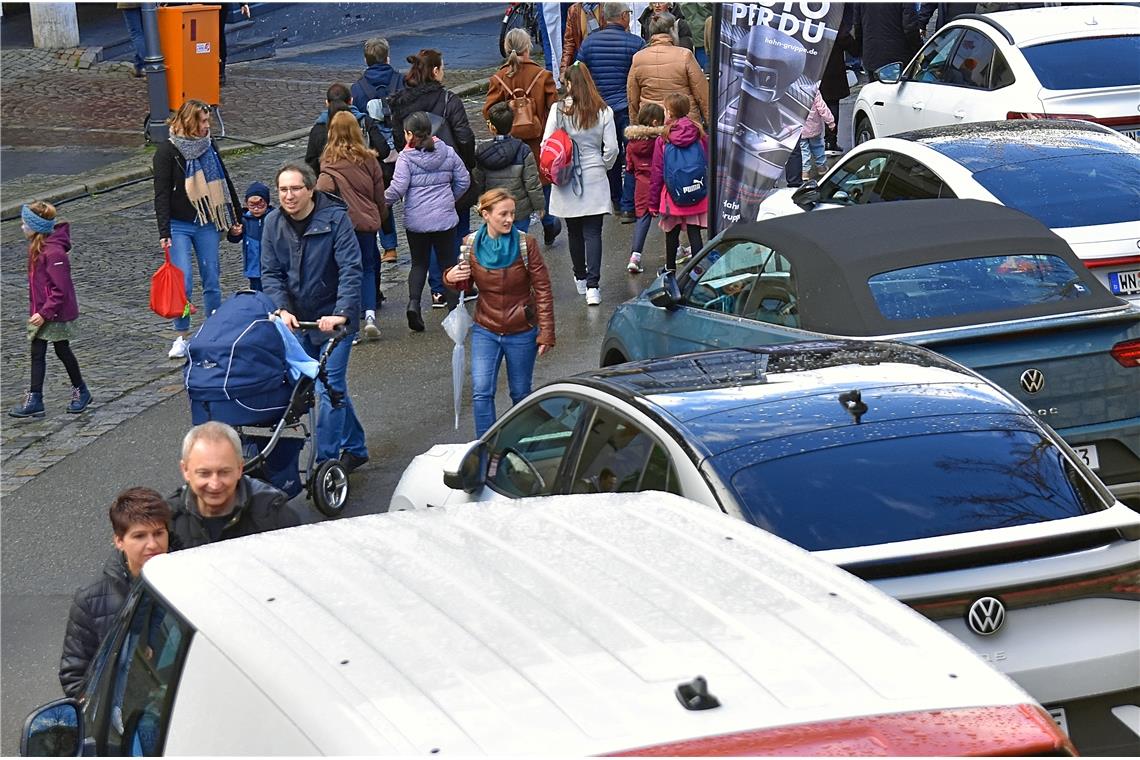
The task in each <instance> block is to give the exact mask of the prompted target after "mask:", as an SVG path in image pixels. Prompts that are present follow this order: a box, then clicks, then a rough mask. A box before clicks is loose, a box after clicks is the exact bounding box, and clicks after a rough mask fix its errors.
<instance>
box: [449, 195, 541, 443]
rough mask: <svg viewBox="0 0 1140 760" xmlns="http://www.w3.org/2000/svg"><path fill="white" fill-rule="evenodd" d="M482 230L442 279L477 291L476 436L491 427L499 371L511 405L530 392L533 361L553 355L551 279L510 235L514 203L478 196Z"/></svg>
mask: <svg viewBox="0 0 1140 760" xmlns="http://www.w3.org/2000/svg"><path fill="white" fill-rule="evenodd" d="M478 208H479V215H480V216H482V217H483V225H482V226H481V227H480V228H479V229H478V230H476V231H475V232H473V233H472V234H470V235H468V236H467V237H466V238H465V239H464V241H463V247H462V249H461V254H460V260H459V264H458V265H456V266H454V267H451V268H450V269H448V270H447V271H446V272H444V273H443V281H444V282H446V283H447V284H448V285H450V286H451V287H453V288H455V289H456V290H466V289H467V288H469V287H471V285H475V286H476V287H477V288H479V301H478V305H477V306H476V307H475V325H474V326H473V327H472V328H471V389H472V394H471V395H472V407H473V409H474V413H475V435H476V436H482V435H483V433H485V432H487V429H488V428H490V427H491V425H492V424H493V423H494V422H495V388H496V387H497V385H498V380H499V365H501V364H502V362H503V359H504V358H506V360H507V385H508V387H509V388H510V392H511V402H512V403H515V404H517V403H518V402H519V401H522V399H523V398H524V397H525V396H526V395H527V394H529V393H530V388H531V383H532V381H533V378H534V362H535V359H536V358H537V357H538V356H539V355H540V354H545V353H546V352H547V351H549V350H550V349H552V348H554V296H553V294H552V292H551V289H550V275H549V274H548V273H547V271H546V262H544V261H543V260H542V254H541V253H539V250H538V243H537V241H535V239H534V238H532V237H531V236H530V235H526V234H523V233H521V232H518V231H517V230H515V229H514V222H515V199H514V198H513V197H512V196H511V194H510V193H509V192H507V191H506V190H503V189H502V188H495V189H494V190H488V191H487V192H485V193H483V194H482V195H481V196H479V206H478Z"/></svg>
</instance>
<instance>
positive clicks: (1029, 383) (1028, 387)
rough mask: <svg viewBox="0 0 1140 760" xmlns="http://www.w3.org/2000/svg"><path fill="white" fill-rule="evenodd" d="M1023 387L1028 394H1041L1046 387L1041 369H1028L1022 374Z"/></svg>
mask: <svg viewBox="0 0 1140 760" xmlns="http://www.w3.org/2000/svg"><path fill="white" fill-rule="evenodd" d="M1021 387H1022V389H1023V390H1024V391H1025V392H1026V393H1040V392H1041V390H1042V389H1043V388H1044V387H1045V375H1044V374H1042V372H1041V370H1039V369H1027V370H1025V371H1024V372H1022V373H1021Z"/></svg>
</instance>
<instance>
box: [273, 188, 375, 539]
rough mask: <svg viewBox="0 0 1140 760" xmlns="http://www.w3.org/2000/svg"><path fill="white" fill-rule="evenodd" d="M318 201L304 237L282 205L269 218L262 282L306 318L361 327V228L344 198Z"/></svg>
mask: <svg viewBox="0 0 1140 760" xmlns="http://www.w3.org/2000/svg"><path fill="white" fill-rule="evenodd" d="M313 201H314V203H315V204H316V208H315V209H313V216H312V218H311V220H310V221H309V227H308V229H307V230H305V234H304V235H303V236H302V237H301V238H298V237H297V233H296V232H294V231H293V226H292V225H291V224H289V219H288V217H287V215H286V214H285V212H284V211H282V210H281V209H275V210H274V211H273V212H272V213H271V214H269V216H267V217H266V218H265V232H264V233H263V234H262V236H261V287H262V289H263V290H264V292H265V295H267V296H269V297H270V298H271V299H272V300H273V303H275V304H276V305H277V307H278V308H281V309H285V310H286V311H288V312H290V313H291V314H293V315H294V316H295V317H297V319H298V320H300V321H302V322H315V321H317V320H318V319H320V318H321V317H325V316H342V317H347V318H348V322H347V323H346V324H345V326H346V328H347V329H348V331H349V332H350V333H351V332H355V331H356V326H357V323H358V322H359V316H360V281H361V279H362V277H363V275H362V270H361V265H360V244H359V243H357V242H356V231H355V230H354V229H353V228H352V221H351V220H349V218H348V207H347V206H346V205H345V203H344V201H342V200H340V199H339V198H336V197H334V196H332V195H329V194H327V193H322V192H320V191H319V190H318V191H315V192H314V193H313ZM282 496H284V494H282ZM279 527H282V526H279ZM252 532H255V533H256V532H257V531H252Z"/></svg>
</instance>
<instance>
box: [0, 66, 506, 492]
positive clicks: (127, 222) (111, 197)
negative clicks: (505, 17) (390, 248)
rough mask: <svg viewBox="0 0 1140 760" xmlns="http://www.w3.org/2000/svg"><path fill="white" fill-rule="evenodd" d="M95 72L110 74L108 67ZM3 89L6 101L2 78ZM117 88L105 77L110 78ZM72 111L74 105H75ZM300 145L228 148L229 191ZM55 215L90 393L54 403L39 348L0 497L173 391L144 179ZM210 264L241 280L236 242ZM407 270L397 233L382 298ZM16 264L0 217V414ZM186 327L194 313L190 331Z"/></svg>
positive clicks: (18, 337)
mask: <svg viewBox="0 0 1140 760" xmlns="http://www.w3.org/2000/svg"><path fill="white" fill-rule="evenodd" d="M462 73H463V72H451V71H449V72H448V76H449V84H451V83H452V81H454V82H459V81H462V78H461V76H460V75H461V74H462ZM469 74H470V73H469ZM69 76H79V77H82V76H88V75H86V74H71V75H69ZM98 76H101V75H98ZM107 79H108V80H113V79H114V78H113V77H111V76H109V75H108V76H107ZM126 83H127V85H128V86H134V84H135V80H133V79H127V80H126ZM4 85H5V92H4V108H5V109H7V108H8V107H9V106H10V104H9V98H8V94H7V86H8V82H7V81H5V83H4ZM120 85H121V83H118V82H116V83H115V84H114V85H110V86H114V87H119V86H120ZM453 86H454V85H453ZM227 89H228V88H227ZM298 92H300V90H298ZM306 92H307V91H306ZM319 94H320V93H319ZM482 100H483V99H482V96H481V95H476V96H472V97H468V98H465V99H464V102H465V104H466V105H467V111H468V115H469V117H470V118H471V124H472V127H473V129H475V132H476V136H477V137H478V138H479V139H485V138H486V137H487V133H486V127H485V125H484V122H483V120H482V118H480V117H479V109H480V108H481V107H482ZM318 108H319V104H318V106H317V107H314V108H308V107H306V108H304V109H300V108H299V109H297V111H298V113H301V114H303V115H301V116H296V117H295V121H294V122H291V123H299V124H301V125H302V126H304V125H307V124H308V123H310V122H311V118H312V117H311V114H312V113H315V112H316V111H317V109H318ZM76 113H77V114H79V113H81V109H77V110H76ZM282 118H284V117H282ZM7 119H8V117H7V115H5V116H4V120H5V130H4V137H5V138H7V136H8V132H9V130H8V124H7ZM284 123H287V122H284V121H278V122H276V123H275V126H274V127H270V128H269V129H271V130H272V129H277V128H279V127H280V126H281V125H283V124H284ZM304 147H305V144H304V140H297V141H293V142H289V143H284V144H281V145H279V146H276V147H271V148H251V149H248V150H245V151H241V152H239V153H236V154H231V155H230V156H228V157H227V158H226V167H227V168H228V169H229V171H230V173H231V175H232V176H233V179H234V183H235V185H237V186H238V188H239V192H241V189H243V188H244V187H245V186H246V185H248V184H249V182H251V181H253V180H254V179H260V180H262V181H264V182H267V183H269V182H272V178H273V173H274V171H275V169H276V167H277V166H279V165H280V164H281V163H282V161H284V160H285V159H287V158H296V157H299V156H300V155H301V154H303V152H304ZM8 190H9V188H8V187H7V186H5V191H8ZM60 212H61V218H63V219H65V220H67V221H69V222H70V223H71V235H72V241H73V244H74V246H75V247H74V249H73V250H72V254H71V259H72V276H73V278H74V280H75V286H76V291H77V293H78V297H79V304H80V311H81V316H80V325H81V327H80V337H79V338H78V339H77V340H75V341H74V342H73V346H74V349H75V354H76V356H77V357H78V359H79V363H80V366H81V367H82V369H83V373H84V378H85V380H86V381H87V383H88V385H89V386H90V388H91V392H92V393H93V394H94V398H95V401H94V403H93V404H92V405H91V407H90V408H89V409H88V411H87V412H85V413H83V414H79V415H70V414H67V413H66V412H65V411H64V410H65V408H66V406H67V401H68V398H69V393H70V384H69V382H68V380H67V375H66V373H65V372H64V371H63V368H62V366H61V365H60V363H59V361H58V360H57V359H56V358H55V356H54V354H53V353H52V352H51V351H49V352H48V370H47V380H46V382H45V385H44V403H45V405H46V406H47V411H48V414H47V416H46V417H45V418H43V419H38V420H36V419H31V420H15V419H12V418H9V417H7V416H6V414H5V415H4V416H2V417H0V468H2V469H3V473H4V477H3V479H2V483H0V496H2V495H4V494H9V493H12V492H14V491H15V490H17V489H18V488H20V487H21V486H22V485H23V484H24V483H26V482H28V481H29V480H30V479H31V478H34V477H35V476H36V475H38V474H39V473H41V472H43V471H44V470H45V469H47V468H48V467H50V466H52V465H53V464H55V463H56V462H58V461H60V460H61V459H63V458H64V457H66V456H68V455H69V454H71V453H73V452H75V451H77V450H79V449H81V448H83V447H84V446H86V445H88V444H90V443H93V442H95V441H97V440H98V439H99V437H100V436H101V435H102V434H103V433H106V432H108V431H110V430H112V429H113V428H114V427H115V426H116V425H118V424H119V423H121V422H122V421H124V420H126V419H129V418H131V417H133V416H135V415H137V414H139V413H141V412H142V411H144V410H146V409H147V408H149V407H151V406H153V405H154V404H157V403H158V402H160V401H163V400H165V399H167V398H169V397H170V396H172V395H175V394H177V393H179V392H181V391H182V384H181V377H180V373H179V364H178V363H177V362H174V361H171V360H169V359H167V358H166V351H167V350H168V348H169V346H170V341H171V340H172V339H173V337H174V333H172V332H171V331H170V330H169V322H168V321H165V320H161V319H159V318H158V317H156V316H155V315H154V314H153V313H151V312H150V311H149V309H148V308H147V304H148V300H149V287H150V276H151V274H152V273H153V272H154V270H155V269H156V268H157V266H158V264H159V263H160V260H161V258H160V257H161V251H160V249H159V247H158V239H157V238H158V232H157V229H156V227H155V221H154V205H153V186H152V184H151V182H150V181H144V182H139V183H137V184H135V185H132V186H130V187H126V188H123V189H119V190H114V191H111V192H108V193H106V194H101V195H97V196H91V197H86V198H83V199H80V200H77V201H74V202H72V203H68V204H66V205H64V206H62V207H61V209H60ZM401 215H402V209H397V220H398V222H399V225H400V226H399V229H400V230H402V229H403V226H402V219H401ZM221 260H222V288H223V292H232V291H233V290H235V289H237V288H239V287H243V286H244V285H245V283H246V281H245V279H244V278H243V277H241V252H240V246H238V245H233V244H229V243H226V242H223V243H222V249H221ZM408 266H409V264H408V252H407V245H406V240H405V239H404V235H403V233H402V232H401V233H400V257H399V261H398V262H397V264H395V265H386V266H385V267H384V271H383V272H382V275H381V280H382V285H383V288H384V290H385V292H386V293H389V294H391V295H392V296H393V300H392V302H393V303H398V302H400V299H399V297H396V293H395V291H396V290H397V289H399V288H400V286H401V284H403V283H404V282H406V280H407V272H408ZM25 271H26V245H25V243H24V240H23V236H22V235H21V233H20V228H19V221H16V220H14V221H9V222H4V223H3V224H2V225H0V324H2V325H3V338H2V340H0V367H2V371H0V408H2V409H3V410H4V411H5V412H6V410H7V409H8V408H9V407H10V406H12V405H14V404H16V403H18V402H19V401H20V400H22V398H23V394H24V392H25V391H26V390H27V382H28V377H29V372H30V359H29V355H28V343H27V340H26V333H25V328H24V324H25V320H26V319H27V279H26V274H25ZM199 285H200V281H199V280H198V279H197V278H195V303H196V304H197V305H199V306H200V305H201V300H200V293H199ZM389 308H391V307H389ZM198 324H199V322H198V319H197V317H195V321H194V324H193V329H197V326H198Z"/></svg>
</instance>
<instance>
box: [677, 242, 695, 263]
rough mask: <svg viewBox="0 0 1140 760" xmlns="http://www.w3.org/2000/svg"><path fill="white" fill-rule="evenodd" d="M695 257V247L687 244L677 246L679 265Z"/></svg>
mask: <svg viewBox="0 0 1140 760" xmlns="http://www.w3.org/2000/svg"><path fill="white" fill-rule="evenodd" d="M691 258H693V249H692V248H691V247H689V246H687V245H679V246H677V264H678V266H679V265H681V264H684V263H685V262H686V261H688V260H689V259H691Z"/></svg>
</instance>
